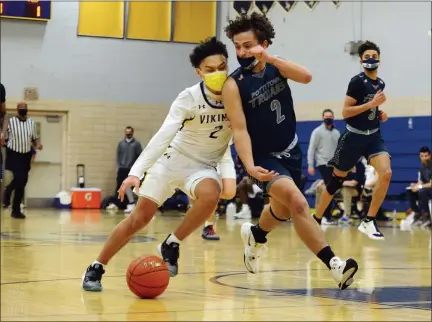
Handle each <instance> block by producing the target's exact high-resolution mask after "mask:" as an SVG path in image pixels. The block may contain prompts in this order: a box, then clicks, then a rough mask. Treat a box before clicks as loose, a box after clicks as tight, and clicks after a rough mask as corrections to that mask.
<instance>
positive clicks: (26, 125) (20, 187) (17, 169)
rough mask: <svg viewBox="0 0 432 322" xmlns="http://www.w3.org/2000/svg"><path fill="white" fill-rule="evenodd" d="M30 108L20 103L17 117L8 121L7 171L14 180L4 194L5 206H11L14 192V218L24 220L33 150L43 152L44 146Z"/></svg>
mask: <svg viewBox="0 0 432 322" xmlns="http://www.w3.org/2000/svg"><path fill="white" fill-rule="evenodd" d="M27 112H28V107H27V104H26V103H24V102H21V103H18V105H17V115H16V116H14V117H11V118H10V119H9V120H8V132H7V133H8V142H7V146H6V170H9V171H11V172H12V174H13V180H12V181H11V183H10V184H9V185H8V186H7V187H6V189H5V192H4V201H3V202H4V206H5V207H6V208H7V207H9V205H10V199H11V195H12V192H13V191H15V196H14V200H13V204H12V213H11V216H12V217H13V218H19V219H24V218H25V215H24V214H23V213H22V212H21V202H22V199H23V196H24V190H25V186H26V185H27V180H28V173H29V171H30V165H31V158H32V153H31V148H32V146H35V147H36V149H38V150H42V144H40V143H39V138H38V136H37V133H36V124H35V122H34V121H33V120H32V119H30V118H29V117H28V116H27Z"/></svg>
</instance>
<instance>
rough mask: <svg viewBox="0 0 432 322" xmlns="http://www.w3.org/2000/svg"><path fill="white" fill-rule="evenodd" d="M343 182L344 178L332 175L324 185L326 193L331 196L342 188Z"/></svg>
mask: <svg viewBox="0 0 432 322" xmlns="http://www.w3.org/2000/svg"><path fill="white" fill-rule="evenodd" d="M344 180H345V178H344V177H339V176H336V175H335V174H333V175H332V177H331V178H330V180H329V181H328V182H327V184H326V188H327V192H328V193H329V194H330V195H331V196H333V195H334V194H335V193H336V192H337V191H338V190H339V189H340V188H342V185H343V182H344Z"/></svg>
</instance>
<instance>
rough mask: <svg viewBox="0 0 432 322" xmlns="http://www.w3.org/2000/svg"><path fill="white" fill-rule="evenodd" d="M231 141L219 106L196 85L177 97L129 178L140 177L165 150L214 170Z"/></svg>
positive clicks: (201, 86)
mask: <svg viewBox="0 0 432 322" xmlns="http://www.w3.org/2000/svg"><path fill="white" fill-rule="evenodd" d="M231 138H232V130H231V126H230V122H229V120H228V118H227V115H226V112H225V108H224V107H223V105H222V104H221V103H219V104H218V103H216V102H213V103H212V101H211V100H210V99H209V98H208V97H207V96H206V94H205V89H204V84H203V83H202V82H200V83H198V84H196V85H194V86H192V87H189V88H186V89H185V90H184V91H183V92H181V93H180V94H179V95H178V96H177V98H176V99H175V101H174V102H173V103H172V105H171V108H170V111H169V113H168V115H167V117H166V118H165V121H164V122H163V124H162V126H161V128H160V129H159V131H158V132H157V133H156V134H155V135H154V136H153V138H152V139H151V140H150V142H149V143H148V145H147V147H146V148H145V149H144V151H143V152H142V153H141V155H140V156H139V158H138V159H137V160H136V161H135V164H134V165H133V167H132V169H131V171H130V172H129V175H133V176H137V177H141V176H142V174H143V173H145V172H146V171H147V170H148V169H149V168H150V167H151V166H152V165H153V164H154V163H155V162H156V161H157V159H158V158H159V157H160V156H161V155H162V154H163V153H164V152H165V150H166V149H167V148H168V146H171V147H172V148H174V149H176V150H178V151H179V152H180V153H182V154H184V155H187V156H189V157H190V158H191V159H195V160H196V161H199V162H201V163H203V164H206V165H209V166H212V167H216V166H217V164H218V163H219V161H221V159H222V156H223V155H224V153H225V152H226V151H227V147H228V144H229V142H230V140H231Z"/></svg>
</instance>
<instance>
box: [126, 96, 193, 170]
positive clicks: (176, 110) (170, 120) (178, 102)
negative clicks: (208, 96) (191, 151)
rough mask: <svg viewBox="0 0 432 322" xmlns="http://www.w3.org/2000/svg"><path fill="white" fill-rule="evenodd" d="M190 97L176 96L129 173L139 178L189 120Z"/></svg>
mask: <svg viewBox="0 0 432 322" xmlns="http://www.w3.org/2000/svg"><path fill="white" fill-rule="evenodd" d="M191 105H192V103H191V97H190V94H189V93H188V92H186V91H184V92H182V93H180V94H179V96H177V98H176V99H175V101H174V102H173V103H172V105H171V108H170V111H169V113H168V115H167V117H166V118H165V121H164V122H163V124H162V126H161V127H160V129H159V131H157V132H156V134H155V135H154V136H153V137H152V138H151V140H150V142H149V143H148V144H147V146H146V148H145V149H144V150H143V151H142V152H141V154H140V156H139V157H138V159H137V160H136V161H135V163H134V165H133V166H132V169H131V170H130V172H129V175H130V176H135V177H138V178H140V177H141V176H142V175H143V174H144V172H146V171H147V170H148V169H149V168H150V167H151V166H152V165H153V164H154V163H155V162H156V161H157V159H158V158H160V156H161V155H162V154H163V153H164V152H165V150H166V149H167V148H168V146H169V144H170V143H171V141H172V140H173V138H174V136H175V135H176V133H177V131H178V130H179V129H180V127H181V126H182V123H183V121H184V120H186V119H188V118H190V114H191V112H190V111H191Z"/></svg>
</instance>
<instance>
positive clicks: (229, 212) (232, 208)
mask: <svg viewBox="0 0 432 322" xmlns="http://www.w3.org/2000/svg"><path fill="white" fill-rule="evenodd" d="M236 212H237V206H236V204H235V203H234V202H231V203H229V204H228V206H227V207H226V218H227V219H233V218H234V215H235V214H236Z"/></svg>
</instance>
